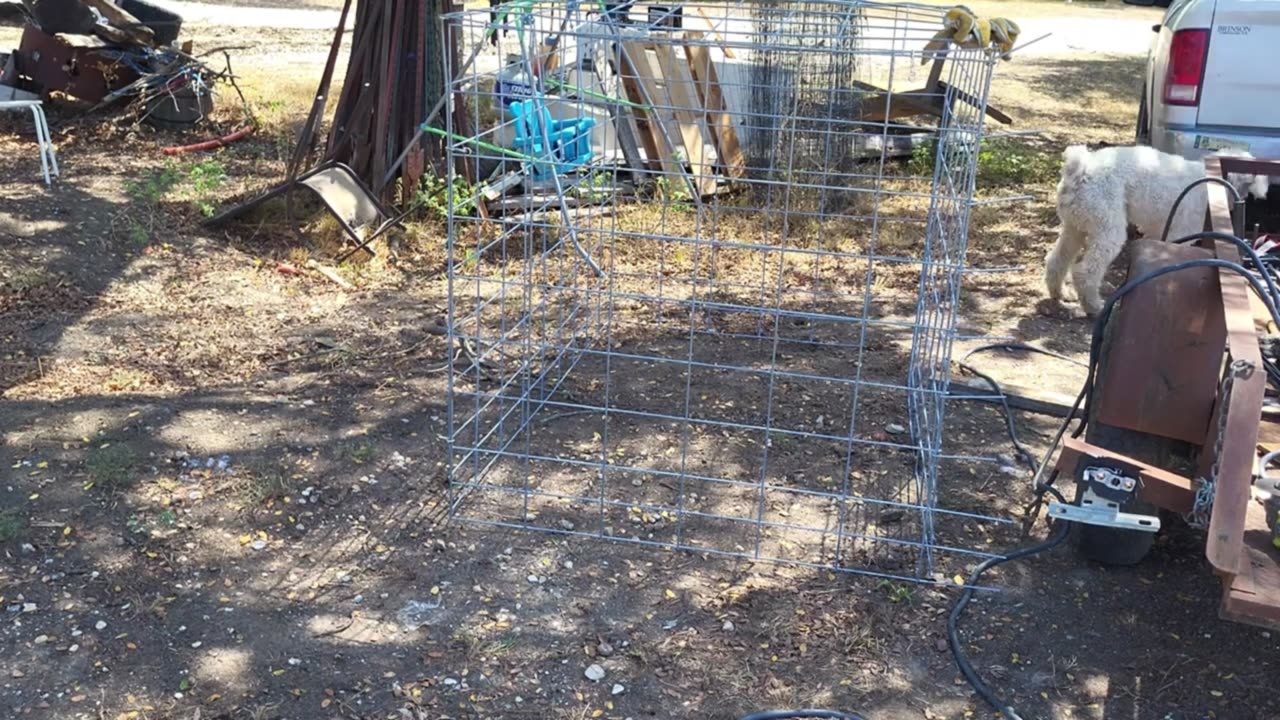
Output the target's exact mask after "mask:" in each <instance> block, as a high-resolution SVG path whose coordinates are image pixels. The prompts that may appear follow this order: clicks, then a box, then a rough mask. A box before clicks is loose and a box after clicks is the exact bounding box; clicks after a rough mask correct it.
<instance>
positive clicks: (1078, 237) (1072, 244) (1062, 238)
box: [1044, 223, 1086, 301]
mask: <svg viewBox="0 0 1280 720" xmlns="http://www.w3.org/2000/svg"><path fill="white" fill-rule="evenodd" d="M1085 240H1086V237H1085V234H1084V233H1083V232H1080V231H1079V230H1077V229H1075V228H1074V227H1072V226H1070V225H1068V224H1066V223H1063V225H1062V229H1061V230H1059V231H1058V242H1056V243H1054V245H1053V249H1052V250H1050V251H1049V254H1048V255H1045V258H1044V284H1045V287H1046V288H1047V289H1048V290H1049V297H1050V298H1052V299H1054V300H1058V301H1061V300H1064V299H1065V300H1073V299H1074V297H1072V296H1073V295H1074V294H1075V293H1073V292H1071V289H1070V288H1064V287H1063V283H1064V281H1065V280H1066V277H1067V270H1069V269H1070V268H1071V264H1072V263H1074V262H1075V260H1076V258H1077V257H1078V256H1079V255H1080V252H1081V250H1083V249H1084V247H1085Z"/></svg>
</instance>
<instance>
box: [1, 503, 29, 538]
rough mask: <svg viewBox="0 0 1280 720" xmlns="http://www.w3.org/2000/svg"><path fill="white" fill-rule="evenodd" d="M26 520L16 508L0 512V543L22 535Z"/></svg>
mask: <svg viewBox="0 0 1280 720" xmlns="http://www.w3.org/2000/svg"><path fill="white" fill-rule="evenodd" d="M26 527H27V520H26V518H24V517H23V516H22V513H20V512H18V509H17V508H5V509H4V510H0V543H6V542H9V541H10V540H13V539H15V538H17V537H19V536H21V535H22V531H23V530H25V529H26Z"/></svg>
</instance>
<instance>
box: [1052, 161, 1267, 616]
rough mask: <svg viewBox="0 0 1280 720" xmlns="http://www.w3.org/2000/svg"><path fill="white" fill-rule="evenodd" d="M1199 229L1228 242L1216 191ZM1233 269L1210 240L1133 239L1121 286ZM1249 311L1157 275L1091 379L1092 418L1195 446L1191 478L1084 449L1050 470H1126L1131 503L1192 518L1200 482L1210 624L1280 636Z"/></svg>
mask: <svg viewBox="0 0 1280 720" xmlns="http://www.w3.org/2000/svg"><path fill="white" fill-rule="evenodd" d="M1205 166H1206V168H1207V169H1208V173H1209V175H1211V176H1214V177H1219V178H1222V177H1225V176H1226V174H1227V173H1255V174H1268V175H1271V176H1280V163H1278V162H1262V161H1253V160H1244V159H1239V158H1228V157H1221V158H1218V157H1212V158H1207V159H1206V160H1205ZM1207 190H1208V197H1209V203H1208V211H1207V217H1206V228H1207V229H1210V230H1215V231H1218V232H1223V233H1228V234H1233V235H1234V234H1235V230H1234V224H1233V221H1232V220H1233V214H1232V209H1233V203H1232V201H1231V199H1230V197H1229V196H1228V192H1227V188H1226V187H1224V186H1223V185H1221V184H1218V183H1213V184H1209V185H1208V186H1207ZM1210 257H1216V258H1219V259H1221V260H1225V261H1229V262H1232V263H1236V264H1239V263H1240V253H1239V250H1238V248H1237V247H1236V246H1235V245H1233V244H1231V243H1228V242H1223V241H1221V240H1213V241H1205V242H1202V243H1200V245H1199V246H1185V245H1173V244H1166V243H1161V242H1158V241H1155V240H1146V239H1143V240H1139V241H1138V242H1137V243H1135V245H1134V251H1133V253H1132V260H1131V263H1130V277H1137V276H1139V275H1142V274H1145V273H1146V272H1148V271H1150V270H1153V269H1155V268H1157V267H1162V266H1167V265H1170V264H1173V263H1175V262H1181V261H1184V260H1189V259H1194V258H1210ZM1258 306H1259V303H1258V302H1257V300H1256V298H1254V297H1253V296H1252V294H1251V289H1250V286H1249V283H1248V281H1247V280H1246V279H1245V278H1243V277H1241V276H1240V275H1238V274H1236V273H1235V272H1232V271H1231V270H1228V269H1225V268H1213V267H1201V268H1193V269H1190V270H1186V271H1183V272H1179V273H1174V274H1171V275H1166V276H1164V277H1163V278H1162V279H1161V280H1160V281H1159V282H1153V283H1147V284H1145V285H1143V286H1140V287H1138V288H1136V289H1134V291H1133V292H1132V293H1131V294H1130V295H1129V296H1127V297H1126V298H1125V300H1124V301H1123V303H1122V307H1121V308H1119V309H1118V310H1117V314H1116V316H1115V317H1114V318H1113V319H1112V320H1111V322H1112V323H1113V330H1112V335H1113V341H1112V345H1111V348H1110V350H1109V355H1108V362H1107V363H1105V368H1104V370H1103V371H1102V372H1101V373H1099V377H1098V378H1097V380H1096V385H1095V387H1096V389H1097V399H1096V403H1097V407H1096V415H1095V417H1096V418H1097V419H1098V420H1099V421H1100V422H1103V423H1105V424H1107V425H1113V426H1116V427H1119V428H1124V429H1128V430H1134V431H1137V432H1141V433H1146V434H1149V435H1154V436H1158V437H1161V438H1168V439H1170V440H1177V441H1182V442H1186V443H1189V444H1192V445H1197V446H1199V448H1200V452H1199V458H1198V466H1197V467H1196V469H1195V475H1194V477H1187V476H1185V475H1183V474H1180V473H1177V472H1173V471H1171V470H1170V469H1168V468H1160V467H1155V466H1153V465H1150V464H1148V463H1144V462H1139V461H1137V460H1135V459H1133V458H1128V457H1125V456H1124V455H1121V454H1118V453H1115V452H1112V451H1110V450H1108V449H1106V448H1102V447H1097V446H1094V445H1090V444H1089V443H1086V442H1083V441H1080V440H1076V439H1067V440H1066V441H1065V442H1064V444H1063V447H1062V451H1061V453H1060V454H1059V457H1058V461H1057V465H1056V467H1057V469H1058V471H1059V472H1060V473H1062V474H1063V475H1064V476H1067V477H1074V476H1075V472H1076V470H1077V468H1078V466H1079V465H1080V463H1081V461H1089V460H1093V461H1101V462H1106V461H1111V462H1122V463H1128V464H1129V465H1130V466H1132V467H1135V468H1137V470H1138V474H1139V478H1138V479H1139V483H1138V491H1137V492H1138V497H1139V499H1140V500H1142V501H1144V502H1147V503H1151V504H1152V505H1155V506H1156V507H1158V508H1162V509H1164V510H1169V511H1173V512H1178V513H1183V514H1187V513H1191V512H1192V511H1193V509H1194V508H1195V505H1196V494H1197V491H1198V490H1199V489H1200V487H1201V484H1202V482H1201V481H1200V480H1198V479H1204V478H1210V479H1212V480H1213V481H1214V484H1213V505H1212V511H1211V513H1210V516H1209V521H1208V528H1207V535H1206V539H1205V557H1206V558H1207V559H1208V561H1209V564H1210V565H1211V566H1212V567H1213V569H1214V571H1215V572H1216V573H1217V575H1218V576H1219V577H1220V578H1221V580H1222V588H1223V594H1222V604H1221V606H1220V615H1221V616H1222V617H1224V618H1226V619H1230V620H1234V621H1239V622H1245V623H1250V624H1255V625H1263V626H1267V627H1280V553H1277V551H1276V550H1275V549H1273V548H1272V546H1271V533H1270V531H1269V529H1268V527H1267V523H1266V517H1265V513H1264V512H1263V509H1262V506H1261V504H1260V503H1258V502H1254V501H1253V500H1252V486H1253V477H1254V468H1255V465H1256V460H1257V451H1258V438H1259V430H1260V426H1261V424H1262V422H1263V415H1262V409H1263V399H1264V396H1265V393H1266V371H1265V368H1264V367H1263V365H1262V356H1261V351H1260V348H1259V344H1258V331H1257V329H1256V325H1255V315H1256V313H1255V310H1256V309H1257V308H1258Z"/></svg>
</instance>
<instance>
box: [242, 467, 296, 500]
mask: <svg viewBox="0 0 1280 720" xmlns="http://www.w3.org/2000/svg"><path fill="white" fill-rule="evenodd" d="M238 490H239V493H240V499H241V500H243V501H244V503H245V504H246V505H252V506H255V507H256V506H259V505H262V504H264V503H266V502H267V501H269V500H275V499H278V498H282V497H284V496H285V495H288V494H289V491H290V490H291V486H290V484H289V478H288V477H287V476H286V475H285V474H284V473H283V472H280V470H278V469H276V468H266V469H259V470H254V471H251V472H249V473H248V474H247V475H245V476H244V477H243V478H242V481H241V482H240V484H239V486H238Z"/></svg>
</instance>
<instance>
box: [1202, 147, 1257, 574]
mask: <svg viewBox="0 0 1280 720" xmlns="http://www.w3.org/2000/svg"><path fill="white" fill-rule="evenodd" d="M1205 166H1206V167H1207V168H1208V170H1209V172H1210V173H1211V174H1216V175H1218V176H1219V177H1221V172H1222V168H1221V165H1220V164H1219V162H1218V158H1208V159H1206V160H1205ZM1208 190H1209V210H1208V215H1209V223H1210V227H1212V228H1213V229H1215V230H1219V231H1222V232H1231V227H1232V225H1231V202H1230V199H1229V198H1228V196H1227V191H1226V189H1225V188H1224V187H1222V186H1221V185H1210V186H1209V187H1208ZM1214 245H1215V247H1214V251H1215V253H1216V254H1217V256H1218V257H1219V258H1221V259H1223V260H1227V261H1230V262H1235V263H1239V262H1240V253H1239V251H1238V250H1237V248H1236V246H1235V245H1232V244H1230V243H1225V242H1216V243H1214ZM1218 284H1219V286H1220V287H1221V289H1222V307H1223V310H1224V312H1225V318H1226V326H1227V349H1228V351H1229V354H1230V359H1231V363H1232V367H1228V369H1227V372H1228V373H1233V374H1234V378H1233V382H1232V385H1231V392H1230V396H1229V397H1228V398H1227V399H1226V402H1227V406H1226V420H1225V425H1224V428H1225V429H1224V430H1223V432H1221V433H1219V432H1218V428H1217V427H1216V426H1215V427H1211V428H1210V430H1209V433H1208V435H1207V436H1206V440H1205V444H1204V447H1205V448H1206V449H1207V450H1209V451H1210V452H1206V453H1203V454H1204V455H1211V454H1213V449H1214V448H1218V450H1219V451H1218V452H1217V453H1216V456H1215V457H1214V458H1212V460H1213V461H1214V462H1215V463H1216V466H1217V468H1218V473H1217V478H1216V479H1217V487H1216V488H1215V491H1214V501H1213V513H1212V515H1211V516H1210V518H1209V533H1208V538H1207V540H1206V542H1205V557H1206V558H1208V560H1209V563H1210V564H1211V565H1213V567H1214V568H1215V569H1216V570H1217V571H1218V572H1219V573H1221V574H1223V575H1227V576H1234V575H1236V574H1238V573H1239V571H1240V568H1241V561H1242V556H1243V553H1244V529H1245V519H1246V515H1247V512H1248V509H1249V501H1250V496H1251V493H1252V487H1253V469H1254V463H1255V460H1256V458H1255V452H1256V447H1257V443H1258V425H1259V423H1260V421H1261V418H1262V401H1263V395H1264V394H1265V392H1266V371H1265V370H1264V369H1263V367H1262V353H1261V351H1260V350H1259V348H1258V336H1257V333H1256V332H1255V330H1254V325H1253V310H1252V307H1251V305H1250V293H1251V292H1252V291H1251V290H1250V289H1249V284H1248V282H1247V281H1246V280H1245V279H1244V278H1242V277H1240V276H1239V275H1237V274H1235V273H1234V272H1231V271H1229V270H1221V271H1219V273H1218ZM1215 425H1216V423H1215ZM1219 443H1220V444H1219ZM1224 581H1225V578H1224Z"/></svg>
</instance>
